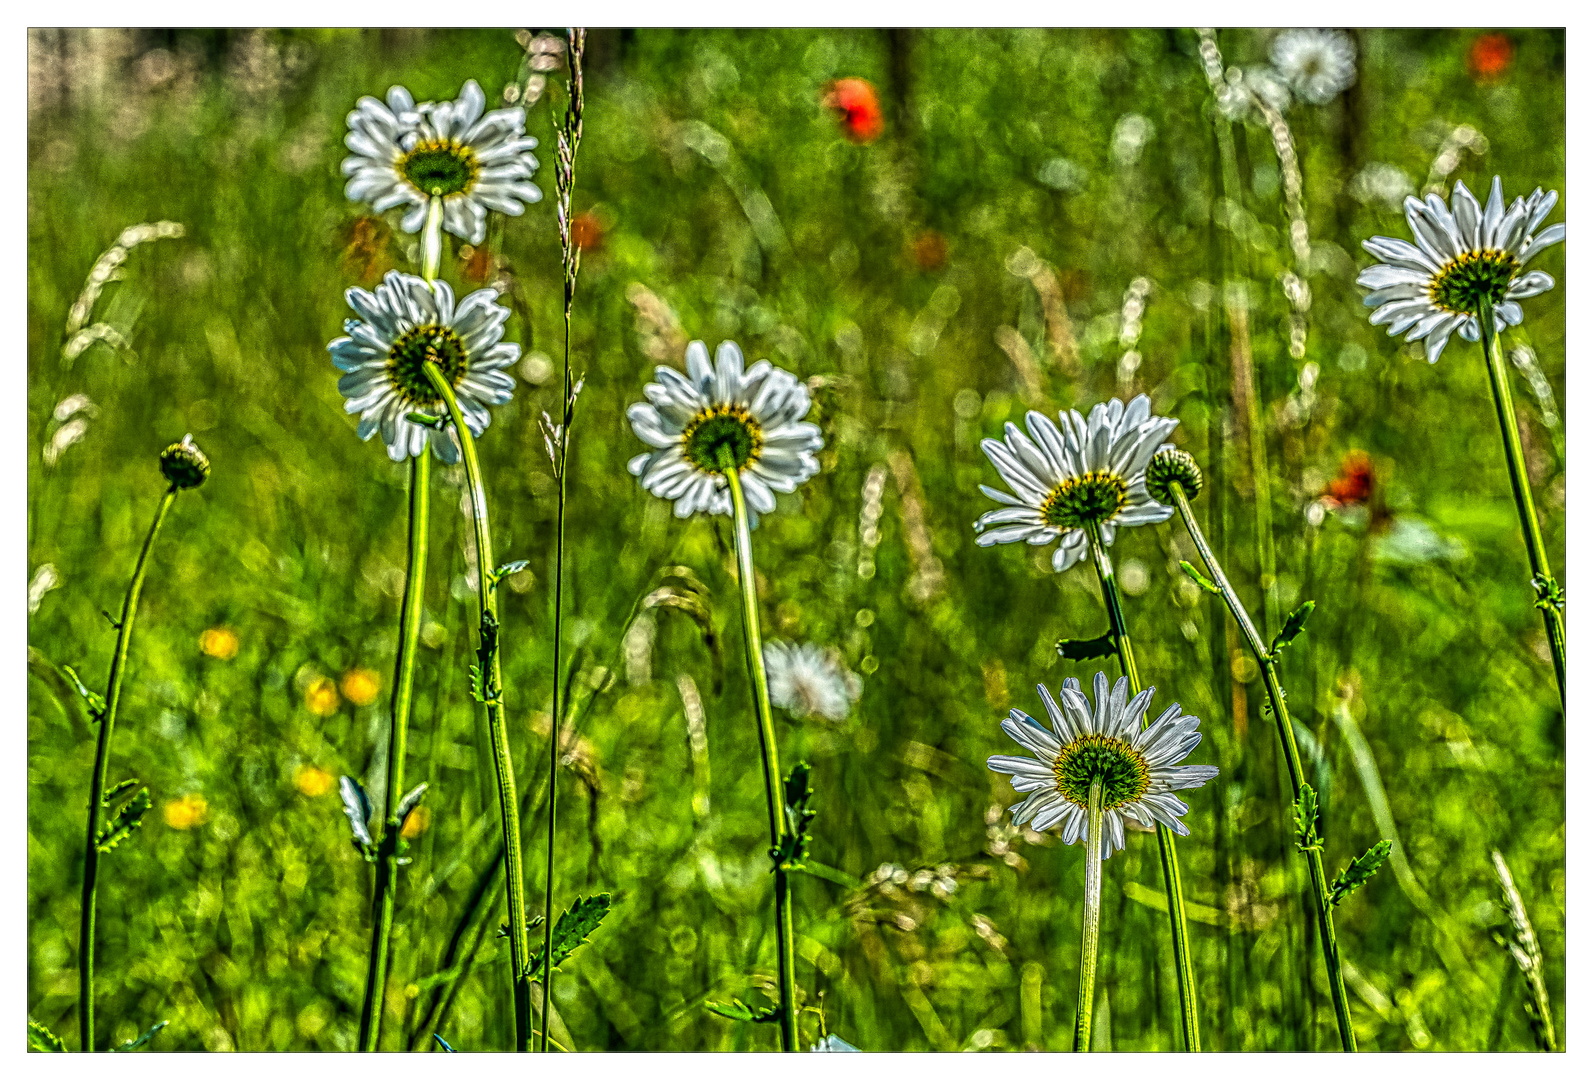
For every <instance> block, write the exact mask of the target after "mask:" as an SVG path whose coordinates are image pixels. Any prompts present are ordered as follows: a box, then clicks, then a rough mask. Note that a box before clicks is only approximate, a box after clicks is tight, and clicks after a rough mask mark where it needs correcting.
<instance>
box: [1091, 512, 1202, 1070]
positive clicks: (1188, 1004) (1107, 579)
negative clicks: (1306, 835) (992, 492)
mask: <svg viewBox="0 0 1593 1080" xmlns="http://www.w3.org/2000/svg"><path fill="white" fill-rule="evenodd" d="M1086 531H1087V533H1088V535H1089V542H1090V554H1091V556H1092V557H1093V559H1094V561H1095V571H1096V575H1097V576H1098V577H1099V578H1100V581H1101V596H1102V598H1103V599H1104V600H1105V601H1106V613H1107V617H1108V619H1109V620H1110V622H1111V626H1112V633H1111V636H1112V645H1113V648H1114V650H1115V651H1116V653H1117V660H1118V664H1119V665H1120V666H1121V667H1122V669H1123V674H1124V675H1126V676H1127V677H1128V685H1129V693H1130V694H1138V693H1139V692H1140V691H1141V690H1143V689H1144V686H1143V684H1142V683H1141V682H1140V677H1139V668H1138V666H1137V665H1136V664H1135V663H1134V646H1133V642H1132V641H1131V640H1130V638H1129V635H1128V622H1127V620H1126V619H1125V618H1124V617H1123V598H1122V596H1121V595H1120V594H1119V593H1118V589H1117V575H1116V574H1115V573H1114V572H1113V570H1112V559H1111V556H1109V555H1108V554H1107V553H1106V545H1105V544H1104V543H1103V541H1102V539H1101V526H1100V524H1099V523H1096V522H1091V523H1090V524H1089V525H1088V526H1087V530H1086ZM1156 847H1157V851H1158V852H1159V854H1160V856H1161V863H1162V886H1163V888H1164V890H1165V891H1166V893H1167V920H1168V925H1169V926H1170V927H1171V929H1172V934H1173V967H1174V968H1175V969H1176V970H1177V973H1178V1006H1179V1014H1180V1019H1181V1024H1182V1030H1183V1033H1184V1049H1185V1050H1188V1051H1189V1052H1190V1053H1196V1052H1198V1051H1199V1050H1200V1018H1199V1016H1198V1015H1197V1012H1196V1001H1195V993H1196V989H1195V972H1194V968H1193V966H1192V963H1191V960H1190V956H1189V923H1188V920H1187V919H1186V918H1185V915H1184V886H1183V878H1182V876H1181V874H1180V872H1179V869H1178V849H1177V848H1176V847H1175V846H1174V844H1173V832H1172V830H1171V829H1169V828H1168V827H1167V826H1166V825H1163V824H1161V823H1160V822H1158V823H1157V825H1156Z"/></svg>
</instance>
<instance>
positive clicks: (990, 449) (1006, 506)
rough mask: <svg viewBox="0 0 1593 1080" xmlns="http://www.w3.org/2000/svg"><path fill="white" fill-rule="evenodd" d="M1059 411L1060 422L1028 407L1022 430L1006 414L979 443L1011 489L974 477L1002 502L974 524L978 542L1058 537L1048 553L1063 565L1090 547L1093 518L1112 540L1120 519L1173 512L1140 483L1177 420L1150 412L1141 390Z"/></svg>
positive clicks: (1139, 520)
mask: <svg viewBox="0 0 1593 1080" xmlns="http://www.w3.org/2000/svg"><path fill="white" fill-rule="evenodd" d="M1057 419H1058V420H1060V421H1061V422H1062V426H1061V428H1060V429H1059V428H1058V427H1057V425H1056V424H1055V423H1053V422H1052V421H1051V418H1050V417H1048V416H1046V415H1044V414H1043V413H1038V412H1033V411H1031V412H1030V413H1029V414H1028V415H1027V416H1026V417H1025V418H1024V421H1025V424H1026V425H1027V427H1028V429H1029V431H1028V434H1027V435H1025V434H1024V432H1023V431H1022V430H1021V429H1019V427H1018V425H1016V424H1014V423H1011V422H1008V424H1007V427H1006V435H1005V436H1004V438H1002V439H1001V440H999V441H998V440H996V439H986V440H984V442H983V443H981V444H980V445H981V446H982V447H983V449H984V452H985V456H986V457H988V458H989V459H990V461H991V464H993V465H995V467H996V471H997V472H998V473H1000V474H1001V478H1002V479H1003V480H1005V481H1006V482H1007V486H1008V487H1010V488H1011V489H1012V491H1011V493H1010V494H1009V493H1008V492H1005V491H999V490H997V489H996V488H993V487H990V486H988V485H985V484H981V485H979V490H980V491H982V492H984V493H985V494H986V495H988V496H989V497H990V498H992V499H994V500H995V501H996V502H998V503H1001V504H1002V508H1001V509H1000V510H992V511H990V512H989V513H987V514H985V515H983V516H982V517H980V518H979V520H978V521H976V522H974V531H975V532H976V533H978V534H979V537H978V539H977V540H976V541H975V542H976V543H977V544H978V545H979V546H980V547H989V546H990V545H992V544H1012V543H1017V542H1019V541H1022V542H1024V543H1027V544H1034V545H1036V546H1040V545H1043V544H1049V543H1050V542H1051V541H1053V540H1061V543H1060V544H1059V545H1058V546H1057V550H1056V553H1055V554H1054V555H1053V556H1052V558H1051V567H1052V569H1054V570H1056V571H1057V572H1058V573H1061V572H1062V571H1064V570H1066V569H1068V568H1069V567H1071V566H1072V565H1073V564H1075V563H1077V562H1078V561H1079V560H1080V559H1082V558H1083V557H1084V555H1085V553H1086V552H1088V551H1089V535H1088V533H1087V532H1086V529H1087V528H1088V527H1090V526H1092V525H1094V526H1098V527H1099V528H1100V530H1101V541H1102V543H1105V544H1110V543H1111V542H1112V540H1113V538H1114V536H1115V535H1116V531H1117V529H1118V528H1119V527H1121V526H1125V525H1147V524H1152V523H1155V522H1159V521H1166V520H1167V519H1168V518H1170V517H1172V515H1173V508H1172V507H1170V506H1163V505H1162V504H1161V503H1158V502H1157V501H1156V500H1155V499H1153V498H1151V496H1150V494H1149V492H1147V491H1146V490H1145V467H1146V466H1147V465H1149V464H1150V460H1151V458H1152V456H1154V455H1155V453H1156V451H1157V450H1158V449H1160V448H1161V447H1162V446H1163V444H1164V443H1165V441H1166V439H1167V436H1169V435H1171V434H1172V431H1173V429H1174V428H1175V427H1177V426H1178V421H1177V420H1174V419H1172V418H1170V417H1164V416H1153V415H1151V406H1150V398H1148V397H1146V396H1145V395H1144V394H1140V395H1139V396H1138V397H1136V398H1134V399H1133V400H1132V401H1130V402H1129V403H1128V404H1127V405H1125V404H1123V402H1121V401H1119V400H1117V399H1116V398H1114V399H1112V400H1110V401H1103V402H1101V403H1100V404H1099V405H1097V406H1095V408H1093V409H1091V410H1090V415H1089V419H1088V420H1086V419H1085V418H1084V417H1083V416H1081V415H1079V412H1078V410H1077V409H1074V410H1071V411H1069V412H1065V413H1059V414H1058V415H1057Z"/></svg>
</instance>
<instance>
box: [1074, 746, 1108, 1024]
mask: <svg viewBox="0 0 1593 1080" xmlns="http://www.w3.org/2000/svg"><path fill="white" fill-rule="evenodd" d="M1089 813H1090V818H1089V831H1088V832H1087V833H1085V835H1084V929H1083V935H1084V936H1083V940H1082V942H1081V943H1080V945H1079V1004H1078V1010H1077V1012H1076V1013H1075V1014H1074V1017H1073V1052H1074V1053H1076V1054H1082V1053H1085V1052H1086V1051H1088V1050H1089V1048H1090V1022H1091V1020H1092V1019H1093V1018H1094V1015H1095V954H1096V952H1097V948H1098V946H1099V945H1100V941H1101V827H1102V825H1103V824H1105V817H1106V811H1105V808H1104V807H1103V806H1102V805H1101V781H1100V778H1099V777H1097V778H1096V779H1094V780H1092V781H1090V810H1089Z"/></svg>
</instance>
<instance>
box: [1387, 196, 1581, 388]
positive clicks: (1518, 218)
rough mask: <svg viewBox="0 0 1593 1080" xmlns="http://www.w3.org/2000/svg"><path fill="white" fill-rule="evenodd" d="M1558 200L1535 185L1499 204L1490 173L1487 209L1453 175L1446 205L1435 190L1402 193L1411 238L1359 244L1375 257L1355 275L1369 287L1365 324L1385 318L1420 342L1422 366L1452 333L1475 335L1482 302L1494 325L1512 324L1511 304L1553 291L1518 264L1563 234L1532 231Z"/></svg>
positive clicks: (1560, 227) (1553, 228)
mask: <svg viewBox="0 0 1593 1080" xmlns="http://www.w3.org/2000/svg"><path fill="white" fill-rule="evenodd" d="M1559 197H1560V196H1559V193H1558V192H1554V191H1550V192H1548V193H1545V192H1544V190H1543V189H1542V188H1537V189H1535V190H1534V191H1533V192H1532V194H1531V195H1529V196H1527V197H1526V198H1525V199H1523V198H1521V197H1519V196H1517V198H1516V200H1515V202H1513V203H1511V204H1510V205H1509V206H1508V207H1506V206H1505V201H1504V190H1503V187H1502V185H1501V184H1500V180H1499V177H1497V176H1496V177H1494V178H1493V190H1492V191H1491V192H1490V193H1489V195H1488V204H1487V206H1483V205H1481V204H1480V203H1478V202H1477V198H1476V196H1474V195H1473V194H1472V193H1471V191H1470V190H1469V189H1468V188H1467V187H1466V185H1465V184H1464V183H1462V182H1461V181H1459V180H1457V181H1455V191H1454V194H1453V196H1452V197H1451V198H1450V204H1449V205H1448V206H1445V205H1444V201H1443V200H1442V199H1440V198H1439V197H1438V196H1437V195H1428V196H1427V198H1426V200H1425V201H1423V200H1421V199H1418V198H1416V197H1415V196H1414V195H1411V196H1407V197H1406V199H1405V220H1406V221H1407V222H1408V223H1409V224H1410V227H1411V232H1412V234H1413V235H1414V236H1415V238H1416V242H1415V243H1414V244H1412V243H1410V242H1409V241H1406V240H1394V239H1390V238H1389V237H1386V236H1374V237H1373V238H1372V239H1370V240H1366V241H1364V242H1362V244H1361V246H1362V247H1364V248H1365V249H1366V250H1367V251H1369V252H1371V253H1372V254H1373V255H1374V256H1376V257H1377V258H1379V259H1382V260H1383V261H1382V262H1380V263H1378V264H1377V265H1375V266H1369V267H1367V268H1366V269H1365V270H1362V271H1361V274H1360V277H1358V278H1356V284H1358V285H1360V286H1361V287H1362V288H1365V289H1370V290H1371V292H1370V293H1369V294H1368V295H1367V297H1366V300H1365V301H1364V302H1365V304H1366V306H1367V307H1370V308H1374V309H1375V310H1374V311H1373V312H1372V325H1373V326H1381V325H1383V324H1384V323H1387V324H1388V332H1389V334H1390V335H1394V334H1405V340H1406V341H1422V340H1425V341H1426V343H1427V345H1426V348H1427V362H1428V363H1430V364H1434V363H1437V362H1438V357H1439V354H1440V353H1442V352H1443V351H1444V346H1445V345H1446V344H1447V343H1448V342H1449V338H1450V335H1451V334H1453V333H1454V332H1455V331H1456V330H1458V331H1460V336H1461V337H1463V338H1465V339H1466V340H1467V341H1476V340H1478V338H1480V337H1481V336H1482V330H1481V325H1480V324H1479V322H1478V318H1477V316H1478V309H1479V306H1480V305H1481V303H1482V302H1483V301H1487V302H1488V303H1490V304H1491V305H1493V311H1494V317H1495V318H1496V319H1497V320H1498V322H1499V324H1500V325H1501V326H1516V325H1519V324H1520V322H1521V320H1522V318H1523V312H1522V310H1521V304H1520V303H1519V301H1521V300H1525V299H1526V298H1527V297H1529V296H1537V295H1538V294H1539V293H1543V292H1548V291H1549V290H1550V289H1552V288H1554V278H1552V277H1550V276H1549V275H1548V274H1545V273H1544V272H1543V271H1541V270H1532V271H1524V269H1523V268H1524V267H1525V266H1526V264H1527V262H1528V261H1530V260H1531V259H1532V258H1534V257H1535V256H1537V254H1538V253H1539V252H1541V251H1543V250H1545V249H1546V248H1548V247H1550V246H1552V245H1554V244H1558V243H1560V242H1561V241H1563V240H1564V239H1565V223H1564V222H1560V223H1558V224H1555V225H1550V226H1549V227H1548V228H1546V229H1542V230H1539V228H1538V227H1539V226H1540V225H1542V224H1543V219H1544V218H1546V217H1548V216H1549V211H1550V210H1552V209H1554V204H1555V203H1556V202H1557V201H1558V200H1559Z"/></svg>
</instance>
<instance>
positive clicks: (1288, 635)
mask: <svg viewBox="0 0 1593 1080" xmlns="http://www.w3.org/2000/svg"><path fill="white" fill-rule="evenodd" d="M1315 610H1316V601H1315V600H1307V601H1306V602H1305V603H1303V604H1301V605H1300V606H1299V607H1297V608H1295V609H1294V610H1293V611H1291V612H1289V617H1288V618H1287V619H1285V620H1284V623H1283V629H1282V630H1279V631H1278V636H1277V637H1275V638H1273V639H1272V648H1271V650H1269V652H1268V655H1269V656H1271V657H1272V659H1274V660H1276V659H1277V658H1278V653H1279V652H1280V651H1282V649H1283V648H1284V646H1286V645H1291V644H1293V643H1294V639H1295V638H1297V637H1299V636H1300V631H1302V630H1304V629H1305V620H1307V619H1309V618H1310V617H1311V612H1313V611H1315Z"/></svg>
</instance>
